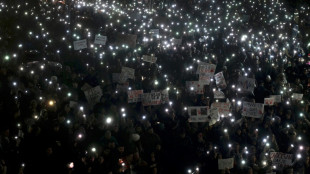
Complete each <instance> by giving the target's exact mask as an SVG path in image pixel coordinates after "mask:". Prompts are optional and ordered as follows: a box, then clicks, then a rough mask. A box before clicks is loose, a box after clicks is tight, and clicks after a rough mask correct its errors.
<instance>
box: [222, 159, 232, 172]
mask: <svg viewBox="0 0 310 174" xmlns="http://www.w3.org/2000/svg"><path fill="white" fill-rule="evenodd" d="M232 168H234V159H233V158H227V159H218V169H219V170H225V169H232Z"/></svg>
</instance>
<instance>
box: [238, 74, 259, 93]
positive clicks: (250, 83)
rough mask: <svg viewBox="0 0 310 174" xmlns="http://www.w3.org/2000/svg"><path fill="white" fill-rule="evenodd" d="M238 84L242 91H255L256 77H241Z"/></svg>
mask: <svg viewBox="0 0 310 174" xmlns="http://www.w3.org/2000/svg"><path fill="white" fill-rule="evenodd" d="M237 86H238V88H240V89H241V92H243V93H250V92H253V91H254V88H255V79H252V78H247V77H239V79H238V85H237Z"/></svg>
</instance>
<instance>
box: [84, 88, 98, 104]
mask: <svg viewBox="0 0 310 174" xmlns="http://www.w3.org/2000/svg"><path fill="white" fill-rule="evenodd" d="M84 94H85V97H86V99H87V101H88V103H89V104H90V105H94V104H96V103H98V102H99V101H100V98H101V96H102V90H101V88H100V86H99V85H98V86H96V87H94V88H91V89H88V90H86V91H84Z"/></svg>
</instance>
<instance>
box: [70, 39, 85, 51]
mask: <svg viewBox="0 0 310 174" xmlns="http://www.w3.org/2000/svg"><path fill="white" fill-rule="evenodd" d="M73 47H74V50H82V49H84V48H87V41H86V39H83V40H78V41H74V42H73Z"/></svg>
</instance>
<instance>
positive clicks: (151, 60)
mask: <svg viewBox="0 0 310 174" xmlns="http://www.w3.org/2000/svg"><path fill="white" fill-rule="evenodd" d="M142 60H143V61H145V62H149V63H156V61H157V57H154V56H148V55H143V56H142Z"/></svg>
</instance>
